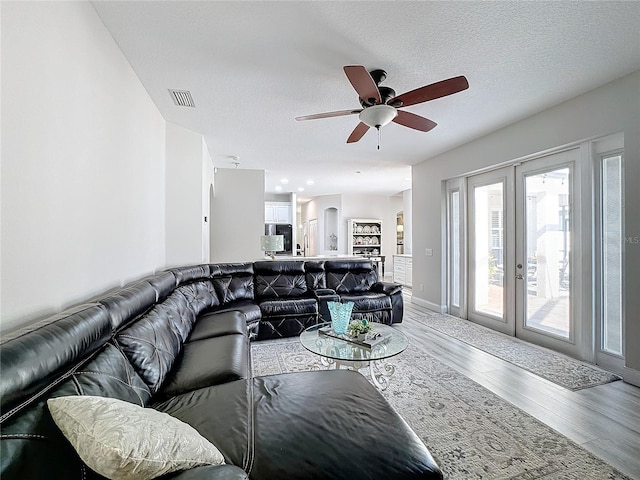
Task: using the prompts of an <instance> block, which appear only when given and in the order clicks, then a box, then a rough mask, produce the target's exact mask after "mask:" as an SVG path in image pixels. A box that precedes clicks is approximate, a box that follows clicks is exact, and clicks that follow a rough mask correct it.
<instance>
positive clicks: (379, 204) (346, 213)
mask: <svg viewBox="0 0 640 480" xmlns="http://www.w3.org/2000/svg"><path fill="white" fill-rule="evenodd" d="M402 208H403V205H402V197H401V196H399V195H398V196H384V195H354V194H344V195H342V214H343V217H344V221H343V225H344V228H345V231H346V228H347V227H346V225H347V220H348V219H350V218H379V219H380V220H382V248H381V249H380V253H381V255H385V257H386V258H385V266H384V268H385V274H386V273H391V272H392V271H393V255H394V254H395V253H396V214H397V213H398V212H399V211H400V210H402ZM346 241H347V240H346V238H345V242H346ZM345 248H346V247H345Z"/></svg>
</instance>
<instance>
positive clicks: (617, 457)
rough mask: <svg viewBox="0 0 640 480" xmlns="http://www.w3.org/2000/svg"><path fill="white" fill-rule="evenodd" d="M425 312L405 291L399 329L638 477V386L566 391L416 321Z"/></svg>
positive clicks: (532, 413)
mask: <svg viewBox="0 0 640 480" xmlns="http://www.w3.org/2000/svg"><path fill="white" fill-rule="evenodd" d="M427 311H428V310H426V309H424V308H422V307H420V306H418V305H415V304H412V303H411V300H410V297H409V296H405V319H404V321H403V323H401V324H399V325H398V326H397V328H399V329H401V330H405V331H407V332H410V333H411V339H412V341H414V342H419V343H420V344H421V345H422V346H423V347H424V348H425V350H426V351H428V352H430V353H431V354H432V355H434V356H435V357H437V358H438V360H440V361H441V362H443V363H445V364H447V365H449V366H450V367H452V368H454V369H455V370H457V371H458V372H460V373H461V374H463V375H465V376H467V377H468V378H470V379H472V380H473V381H475V382H476V383H479V384H480V385H482V386H484V387H485V388H487V389H488V390H490V391H492V392H493V393H495V394H496V395H499V396H500V397H502V398H503V399H505V400H506V401H508V402H510V403H512V404H514V405H516V406H517V407H518V408H520V409H522V410H524V411H525V412H527V413H529V414H530V415H532V416H533V417H535V418H537V419H538V420H540V421H541V422H543V423H545V424H547V425H548V426H550V427H551V428H553V429H555V430H556V431H558V432H560V433H561V434H563V435H565V436H567V437H569V438H570V439H571V440H573V441H574V442H576V443H577V444H579V445H581V446H582V447H584V448H585V449H586V450H588V451H590V452H591V453H593V454H594V455H596V456H598V457H600V458H601V459H603V460H604V461H606V462H607V463H609V464H610V465H612V466H614V467H616V468H617V469H618V470H620V471H621V472H623V473H625V474H626V475H628V476H630V477H632V478H635V479H636V480H640V388H638V387H635V386H633V385H630V384H627V383H624V382H622V381H618V382H613V383H609V384H606V385H599V386H597V387H592V388H587V389H583V390H578V391H575V392H574V391H571V390H567V389H565V388H563V387H560V386H558V385H556V384H554V383H551V382H549V381H548V380H545V379H543V378H541V377H538V376H536V375H534V374H532V373H530V372H528V371H526V370H524V369H522V368H520V367H517V366H515V365H513V364H511V363H509V362H506V361H504V360H501V359H499V358H497V357H494V356H493V355H491V354H488V353H485V352H483V351H481V350H478V349H477V348H475V347H472V346H470V345H468V344H466V343H464V342H461V341H458V340H456V339H454V338H452V337H449V336H447V335H445V334H442V333H440V332H438V331H436V330H433V329H431V328H429V327H427V326H424V325H423V324H421V323H418V322H417V321H415V316H416V315H420V314H421V312H427Z"/></svg>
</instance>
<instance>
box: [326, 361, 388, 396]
mask: <svg viewBox="0 0 640 480" xmlns="http://www.w3.org/2000/svg"><path fill="white" fill-rule="evenodd" d="M320 363H322V365H324V366H325V367H327V368H331V367H332V366H335V369H336V370H339V369H340V368H342V367H345V368H346V369H347V370H356V371H360V370H361V369H363V368H367V367H368V368H369V376H370V377H371V381H372V382H373V384H374V385H375V386H376V388H377V389H378V390H380V391H384V390H386V389H387V387H388V386H389V378H390V377H391V376H392V375H393V374H394V373H395V372H396V367H395V366H394V365H391V364H390V363H387V362H385V360H384V359H382V360H370V361H367V360H335V359H333V358H328V357H322V356H321V357H320ZM363 375H364V374H363Z"/></svg>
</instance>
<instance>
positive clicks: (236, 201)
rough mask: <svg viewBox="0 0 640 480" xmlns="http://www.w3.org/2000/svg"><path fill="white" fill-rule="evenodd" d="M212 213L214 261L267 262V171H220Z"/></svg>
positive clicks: (217, 174) (218, 171) (216, 175)
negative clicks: (262, 240)
mask: <svg viewBox="0 0 640 480" xmlns="http://www.w3.org/2000/svg"><path fill="white" fill-rule="evenodd" d="M214 182H215V183H214V191H215V194H214V201H213V210H212V211H211V221H212V222H213V223H212V232H211V261H212V262H247V261H253V260H257V259H259V258H264V252H262V251H261V250H260V236H261V235H264V170H244V169H235V168H234V169H229V168H218V169H217V170H216V173H215V176H214Z"/></svg>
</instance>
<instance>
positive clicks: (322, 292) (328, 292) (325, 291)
mask: <svg viewBox="0 0 640 480" xmlns="http://www.w3.org/2000/svg"><path fill="white" fill-rule="evenodd" d="M312 292H313V295H314V296H315V297H316V298H320V297H326V296H332V295H337V294H336V291H335V290H333V289H331V288H317V289H315V290H312Z"/></svg>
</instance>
